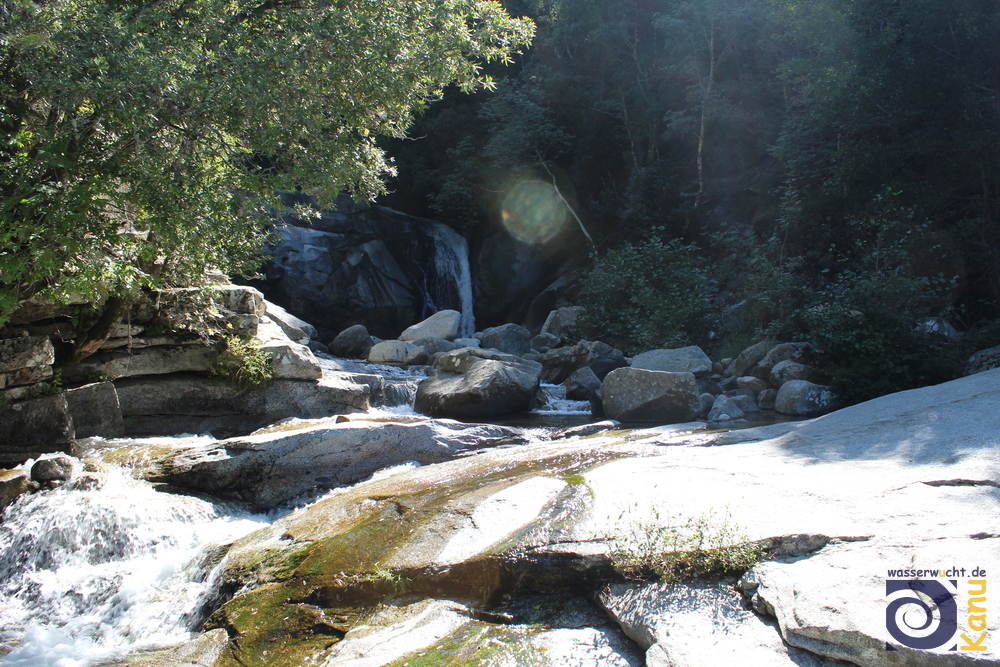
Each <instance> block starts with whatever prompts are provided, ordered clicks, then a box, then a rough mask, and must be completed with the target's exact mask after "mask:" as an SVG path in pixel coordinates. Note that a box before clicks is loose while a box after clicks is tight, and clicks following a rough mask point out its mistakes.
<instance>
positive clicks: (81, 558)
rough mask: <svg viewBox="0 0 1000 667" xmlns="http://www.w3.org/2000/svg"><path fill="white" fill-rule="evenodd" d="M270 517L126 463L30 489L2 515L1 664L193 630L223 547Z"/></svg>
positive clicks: (38, 662) (154, 640) (73, 665)
mask: <svg viewBox="0 0 1000 667" xmlns="http://www.w3.org/2000/svg"><path fill="white" fill-rule="evenodd" d="M29 463H30V462H29ZM263 523H264V518H263V517H260V516H256V517H255V516H250V515H246V514H239V513H235V512H233V511H229V509H228V508H226V507H224V506H220V505H215V504H212V503H209V502H207V501H204V500H200V499H197V498H193V497H188V496H178V495H173V494H168V493H160V492H158V491H156V490H154V489H153V487H152V486H150V485H149V484H147V483H145V482H140V481H137V480H134V479H132V478H131V477H130V476H129V475H128V473H127V471H125V470H122V469H118V468H109V469H108V470H107V471H106V472H102V473H100V474H99V475H93V474H90V475H84V476H83V477H81V478H79V479H77V480H75V481H74V482H70V483H68V484H67V485H66V486H64V487H60V488H56V489H54V490H51V491H42V492H39V493H35V494H33V495H30V496H22V497H21V498H20V499H18V500H17V501H16V502H15V503H14V504H12V505H11V506H10V507H8V508H7V509H6V510H5V511H4V513H3V516H2V524H0V656H2V655H3V653H4V652H6V651H8V650H9V651H10V652H9V653H8V654H7V655H6V656H5V657H2V658H0V663H3V664H4V665H19V666H24V667H27V666H31V667H36V666H37V667H43V666H45V667H80V666H82V665H88V664H94V663H96V662H103V661H106V660H109V659H115V658H117V657H120V656H121V655H124V654H125V653H128V652H132V651H136V650H149V649H155V648H160V647H163V646H168V645H171V644H176V643H178V642H180V641H184V640H186V639H189V638H190V637H191V636H192V634H191V630H192V629H193V626H194V625H196V624H197V623H198V622H199V621H200V620H202V619H201V614H202V610H203V608H204V606H205V604H206V603H207V602H208V601H209V600H210V598H211V596H212V595H213V594H214V590H215V587H216V583H217V582H216V578H217V576H218V574H219V572H220V570H219V560H220V559H219V554H221V553H222V547H223V546H224V545H225V544H227V543H229V542H231V541H233V540H235V539H237V538H238V537H240V536H242V535H244V534H247V533H249V532H250V531H252V530H255V529H257V528H260V527H261V526H262V525H263ZM212 545H214V546H215V547H216V548H215V549H214V551H213V549H212ZM213 554H214V557H213Z"/></svg>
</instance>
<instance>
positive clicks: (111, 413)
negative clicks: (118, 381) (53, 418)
mask: <svg viewBox="0 0 1000 667" xmlns="http://www.w3.org/2000/svg"><path fill="white" fill-rule="evenodd" d="M64 394H65V396H66V404H67V405H68V406H69V413H70V415H71V416H72V418H73V427H74V430H75V432H76V437H77V438H89V437H91V436H95V435H99V436H101V437H102V438H117V437H119V436H120V435H122V434H123V433H124V430H125V425H124V423H123V422H122V408H121V405H120V404H119V402H118V392H117V391H115V385H114V384H113V383H111V382H95V383H92V384H86V385H83V386H82V387H77V388H75V389H67V390H66V391H65V392H64Z"/></svg>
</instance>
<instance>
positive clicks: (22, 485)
mask: <svg viewBox="0 0 1000 667" xmlns="http://www.w3.org/2000/svg"><path fill="white" fill-rule="evenodd" d="M30 488H31V485H30V483H29V482H28V473H26V472H25V471H23V470H0V512H2V511H3V510H4V508H6V507H7V506H8V505H10V504H11V503H12V502H14V501H15V500H17V498H18V497H19V496H20V495H21V494H23V493H27V492H28V490H29V489H30Z"/></svg>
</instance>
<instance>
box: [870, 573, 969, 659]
mask: <svg viewBox="0 0 1000 667" xmlns="http://www.w3.org/2000/svg"><path fill="white" fill-rule="evenodd" d="M894 593H899V595H893V594H894ZM885 594H886V596H892V599H891V600H890V601H889V604H888V605H887V606H886V608H885V627H886V629H887V630H888V631H889V634H890V635H892V638H893V639H895V640H896V641H898V642H899V643H900V644H902V645H903V646H909V647H910V648H917V649H933V648H938V647H940V646H943V645H944V644H946V643H947V642H948V641H950V640H951V639H952V638H953V637H954V636H955V633H956V632H957V630H958V605H956V604H955V593H954V592H953V591H950V590H948V588H947V587H946V586H945V585H944V583H943V582H941V581H937V580H934V579H908V580H902V579H890V580H887V581H886V582H885Z"/></svg>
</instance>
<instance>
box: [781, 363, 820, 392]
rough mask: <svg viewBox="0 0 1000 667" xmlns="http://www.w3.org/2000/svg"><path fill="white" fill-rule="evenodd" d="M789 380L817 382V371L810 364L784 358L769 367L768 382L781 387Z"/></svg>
mask: <svg viewBox="0 0 1000 667" xmlns="http://www.w3.org/2000/svg"><path fill="white" fill-rule="evenodd" d="M789 380H806V381H808V382H818V380H819V373H817V372H816V370H815V369H814V368H812V367H811V366H806V365H805V364H800V363H798V362H797V361H792V360H791V359H786V360H784V361H779V362H778V363H776V364H775V365H774V367H773V368H772V369H771V375H770V382H771V384H772V385H773V386H775V387H781V386H782V385H783V384H785V383H786V382H788V381H789Z"/></svg>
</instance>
